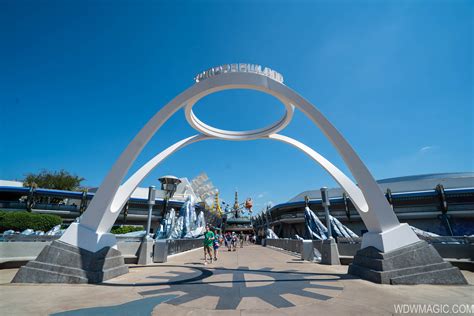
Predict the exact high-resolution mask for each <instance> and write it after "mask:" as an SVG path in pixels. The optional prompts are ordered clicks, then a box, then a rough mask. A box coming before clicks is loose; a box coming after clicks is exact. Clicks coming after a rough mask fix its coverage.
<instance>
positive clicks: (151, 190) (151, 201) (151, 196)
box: [146, 185, 156, 237]
mask: <svg viewBox="0 0 474 316" xmlns="http://www.w3.org/2000/svg"><path fill="white" fill-rule="evenodd" d="M155 199H156V190H155V186H154V185H151V186H149V187H148V222H147V225H146V236H147V237H148V236H150V230H151V215H152V213H153V206H154V205H155Z"/></svg>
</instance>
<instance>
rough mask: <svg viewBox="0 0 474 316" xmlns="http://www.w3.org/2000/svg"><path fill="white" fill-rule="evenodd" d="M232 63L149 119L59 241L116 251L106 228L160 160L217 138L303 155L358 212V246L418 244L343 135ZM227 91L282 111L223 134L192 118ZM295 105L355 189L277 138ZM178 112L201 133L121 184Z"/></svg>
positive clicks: (277, 86)
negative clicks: (262, 142)
mask: <svg viewBox="0 0 474 316" xmlns="http://www.w3.org/2000/svg"><path fill="white" fill-rule="evenodd" d="M232 65H235V64H232ZM232 65H231V66H230V67H225V68H224V67H223V68H222V72H216V71H211V73H212V75H210V74H211V73H209V75H208V76H202V78H200V80H199V82H197V83H195V84H194V85H193V86H191V87H190V88H188V89H187V90H185V91H184V92H182V93H181V94H179V95H178V96H176V97H175V98H174V99H173V100H172V101H171V102H169V103H168V104H167V105H165V106H164V107H162V108H161V109H160V110H159V111H158V112H157V113H156V114H155V115H154V116H153V117H152V118H151V120H150V121H148V123H147V124H146V125H145V126H144V127H143V128H142V130H141V131H140V132H139V133H138V134H137V135H136V136H135V138H134V139H133V141H132V142H131V143H130V144H129V145H128V146H127V148H126V149H125V151H124V152H123V153H122V154H121V156H120V157H119V159H118V160H117V161H116V163H115V164H114V166H113V167H112V169H111V170H110V172H109V173H108V175H107V177H106V178H105V179H104V181H103V182H102V184H101V186H100V187H99V189H98V190H97V192H96V194H95V197H94V198H93V200H92V201H91V204H90V205H89V207H88V209H87V211H86V212H85V213H84V214H83V218H82V219H81V222H80V223H73V224H71V226H70V227H69V228H68V229H67V231H66V232H65V233H64V235H63V236H62V237H61V241H63V242H66V243H69V244H71V245H75V246H78V247H80V248H84V249H87V250H90V251H94V252H95V251H98V250H100V249H101V248H103V247H106V246H109V247H116V239H115V236H114V235H113V234H110V233H109V230H110V228H111V227H112V226H113V224H114V222H115V220H116V219H117V217H118V216H119V213H120V210H121V209H122V207H123V205H124V204H125V203H126V202H127V200H128V199H129V197H130V195H131V194H132V192H133V190H134V189H135V188H136V187H137V186H138V185H139V183H140V182H141V181H142V180H143V179H144V178H145V177H146V176H147V175H148V174H149V173H150V172H151V171H152V170H153V169H154V168H155V167H156V166H157V165H158V164H159V163H160V162H161V161H163V160H164V159H166V158H167V157H169V156H170V155H171V154H173V153H174V152H176V151H177V150H179V149H181V148H183V147H185V146H187V145H190V144H192V143H194V142H198V141H202V140H206V139H216V138H218V139H225V140H234V141H243V140H252V139H274V140H278V141H281V142H285V143H288V144H290V145H292V146H294V147H296V148H298V149H300V150H301V151H303V152H304V153H306V154H307V155H308V156H309V157H311V158H312V159H313V160H314V161H315V162H317V163H318V164H319V165H321V166H322V167H323V168H324V169H325V170H326V171H327V172H328V173H329V174H330V175H331V176H332V177H333V178H334V179H335V180H336V182H337V183H338V184H339V185H340V186H341V187H342V188H343V189H344V190H345V191H346V193H347V194H348V196H349V197H350V198H351V200H352V202H353V204H354V205H355V207H356V208H357V211H358V212H359V214H360V216H361V218H362V220H363V221H364V223H365V225H366V227H367V229H368V232H367V233H366V234H364V236H363V240H362V247H367V246H374V247H375V248H377V249H379V250H381V251H384V252H387V251H390V250H394V249H397V248H399V247H403V246H406V245H409V244H412V243H414V242H417V241H418V240H419V239H418V237H417V236H416V235H415V233H414V232H413V231H412V230H411V229H410V227H409V226H408V225H406V224H400V223H399V221H398V219H397V217H396V216H395V213H394V212H393V210H392V208H391V206H390V205H389V203H388V202H387V200H386V198H385V196H384V194H383V192H382V191H381V190H380V188H379V186H378V185H377V183H376V182H375V180H374V178H373V177H372V175H371V174H370V172H369V171H368V169H367V167H366V166H365V165H364V163H363V162H362V161H361V160H360V158H359V157H358V156H357V154H356V153H355V151H354V150H353V149H352V147H351V146H350V145H349V143H348V142H347V141H346V140H345V139H344V137H343V136H342V135H341V133H339V131H338V130H337V129H336V128H335V127H334V126H333V125H332V124H331V123H330V122H329V121H328V120H327V119H326V118H325V117H324V116H323V115H322V113H321V112H320V111H319V110H318V109H317V108H316V107H314V106H313V105H312V104H311V103H309V102H308V101H307V100H305V99H304V98H303V97H301V96H300V95H299V94H297V93H296V92H294V91H293V90H291V89H290V88H288V87H287V86H286V85H284V84H283V78H282V77H281V78H280V77H278V78H277V77H276V75H275V76H273V75H272V74H271V73H261V72H252V70H251V69H248V67H240V66H239V67H233V66H232ZM219 69H220V68H219ZM275 79H279V80H275ZM280 79H281V80H280ZM229 89H251V90H258V91H261V92H263V93H267V94H269V95H272V96H274V97H275V98H277V99H278V100H280V101H281V102H282V103H283V105H284V107H285V109H286V113H285V115H284V116H283V117H282V118H281V119H280V120H279V121H277V122H276V123H274V124H272V125H270V126H267V127H265V128H262V129H257V130H251V131H227V130H221V129H218V128H215V127H212V126H209V125H207V124H205V123H204V122H202V121H201V120H199V119H198V118H197V117H196V116H195V114H194V113H193V111H192V108H193V106H194V104H196V102H198V101H199V100H200V99H202V98H203V97H205V96H207V95H209V94H212V93H215V92H218V91H223V90H229ZM295 107H296V108H298V109H299V110H301V111H302V112H303V113H304V114H305V115H306V116H308V117H309V118H310V119H311V120H312V121H313V122H314V123H315V124H316V125H317V126H318V127H319V128H320V129H321V131H322V132H323V133H324V135H325V136H326V137H327V138H328V139H329V140H330V141H331V143H332V144H333V145H334V146H335V148H336V149H337V150H338V152H339V154H340V155H341V156H342V158H343V159H344V161H345V163H346V165H347V166H348V168H349V170H350V171H351V173H352V175H353V176H354V178H355V179H356V181H357V184H358V185H356V184H354V183H353V182H352V181H351V180H350V179H349V178H348V177H347V176H346V175H345V174H344V173H342V172H341V171H340V170H339V169H338V168H337V167H336V166H334V165H333V164H332V163H331V162H329V161H328V160H327V159H325V158H324V157H323V156H321V155H320V154H319V153H317V152H316V151H314V150H313V149H311V148H309V147H308V146H306V145H304V144H302V143H300V142H298V141H296V140H294V139H292V138H289V137H287V136H283V135H279V134H277V133H278V132H279V131H281V130H282V129H284V128H285V127H286V126H287V125H288V124H289V123H290V121H291V119H292V117H293V113H294V109H295ZM180 109H184V112H185V116H186V119H187V121H188V122H189V124H190V125H191V126H192V127H193V128H195V129H196V130H197V131H198V132H200V134H198V135H194V136H191V137H188V138H186V139H183V140H181V141H178V142H177V143H175V144H174V145H172V146H170V147H168V148H167V149H165V150H164V151H162V152H161V153H159V154H158V155H156V156H155V157H154V158H152V159H151V160H150V161H148V162H147V163H146V164H144V165H143V166H142V167H141V168H139V169H138V171H136V172H135V173H134V174H133V175H132V176H131V177H130V178H129V179H128V180H126V181H125V182H124V183H123V184H121V183H122V181H123V180H124V178H125V176H126V174H127V172H128V170H129V169H130V167H131V166H132V164H133V162H134V161H135V159H136V158H137V157H138V155H139V154H140V152H141V151H142V150H143V148H144V147H145V145H146V144H147V143H148V141H149V140H150V139H151V137H152V136H153V135H154V134H155V133H156V131H157V130H158V129H159V128H160V127H161V126H162V125H163V124H164V123H165V122H166V121H167V120H168V119H169V118H170V117H171V116H172V115H173V114H175V113H176V112H177V111H179V110H180Z"/></svg>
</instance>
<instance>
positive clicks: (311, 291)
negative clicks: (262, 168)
mask: <svg viewBox="0 0 474 316" xmlns="http://www.w3.org/2000/svg"><path fill="white" fill-rule="evenodd" d="M202 257H203V256H202V250H195V251H191V252H188V253H185V254H180V255H177V256H173V257H171V258H170V259H169V260H168V262H167V263H166V264H157V265H154V266H151V267H139V266H131V268H130V273H129V274H127V275H124V276H121V277H118V278H116V279H114V280H109V281H108V282H107V283H106V284H101V285H58V284H44V285H41V284H9V283H8V282H9V281H10V280H11V278H12V277H13V275H14V274H15V272H16V270H0V282H1V283H2V284H1V285H0V311H1V312H2V315H49V314H53V315H68V316H75V315H172V316H178V315H223V314H225V315H227V314H228V315H261V314H269V315H270V314H271V315H306V316H307V315H324V314H327V315H347V314H351V315H367V314H373V315H381V314H387V315H391V314H394V313H395V312H396V311H395V307H394V305H395V304H430V306H433V305H434V304H448V305H449V308H452V306H454V305H456V304H457V306H458V305H461V304H463V305H467V304H469V306H470V305H471V304H472V303H473V302H474V286H472V285H469V286H431V285H418V286H391V285H378V284H373V283H370V282H367V281H364V280H360V279H355V278H351V277H349V276H347V275H346V272H347V266H324V265H319V264H314V263H310V262H303V261H301V260H299V258H298V257H295V256H293V255H290V254H287V253H284V252H282V251H279V250H274V249H270V248H264V247H260V246H247V247H244V248H243V249H239V250H238V251H237V252H227V251H225V252H222V253H221V254H220V258H219V260H218V261H217V262H216V263H213V264H212V265H207V266H204V265H203V260H202ZM465 276H466V277H467V278H468V280H469V282H470V283H471V284H473V283H474V274H473V273H470V272H465ZM473 307H474V306H473ZM450 311H451V310H450Z"/></svg>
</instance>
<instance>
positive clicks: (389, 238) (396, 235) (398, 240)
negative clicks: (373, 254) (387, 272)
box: [361, 223, 420, 252]
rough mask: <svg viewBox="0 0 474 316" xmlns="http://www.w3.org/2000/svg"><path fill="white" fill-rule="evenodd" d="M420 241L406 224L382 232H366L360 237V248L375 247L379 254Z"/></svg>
mask: <svg viewBox="0 0 474 316" xmlns="http://www.w3.org/2000/svg"><path fill="white" fill-rule="evenodd" d="M417 241H420V239H419V238H418V237H417V236H416V234H415V233H414V232H413V230H412V229H411V228H410V226H408V224H406V223H402V224H399V225H398V226H395V227H394V228H391V229H388V230H384V231H383V232H380V233H377V232H367V233H365V234H364V235H363V236H362V246H361V248H366V247H370V246H372V247H375V248H377V249H378V250H380V251H381V252H389V251H392V250H395V249H397V248H400V247H404V246H408V245H411V244H413V243H416V242H417Z"/></svg>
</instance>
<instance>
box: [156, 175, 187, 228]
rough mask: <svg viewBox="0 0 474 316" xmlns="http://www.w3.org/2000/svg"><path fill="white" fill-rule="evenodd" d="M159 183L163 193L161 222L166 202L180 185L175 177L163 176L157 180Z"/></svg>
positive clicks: (166, 205)
mask: <svg viewBox="0 0 474 316" xmlns="http://www.w3.org/2000/svg"><path fill="white" fill-rule="evenodd" d="M158 180H159V181H160V182H161V190H162V191H164V192H165V196H164V201H163V209H162V211H161V220H163V219H164V218H165V215H166V209H167V207H168V201H169V199H171V198H172V197H173V195H174V193H175V192H176V189H177V188H178V184H180V183H181V180H179V179H178V178H177V177H175V176H164V177H161V178H159V179H158Z"/></svg>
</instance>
